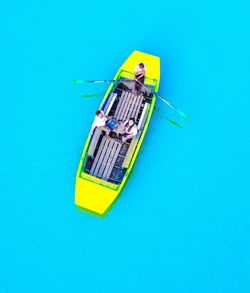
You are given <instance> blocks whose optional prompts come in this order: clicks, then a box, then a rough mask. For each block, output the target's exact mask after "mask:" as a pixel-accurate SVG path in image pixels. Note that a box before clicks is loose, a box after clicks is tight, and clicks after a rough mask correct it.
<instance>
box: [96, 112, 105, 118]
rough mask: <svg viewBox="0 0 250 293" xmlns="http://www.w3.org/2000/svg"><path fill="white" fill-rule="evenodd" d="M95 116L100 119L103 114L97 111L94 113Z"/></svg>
mask: <svg viewBox="0 0 250 293" xmlns="http://www.w3.org/2000/svg"><path fill="white" fill-rule="evenodd" d="M95 114H96V116H98V117H99V118H102V117H103V114H102V111H100V110H98V111H96V113H95Z"/></svg>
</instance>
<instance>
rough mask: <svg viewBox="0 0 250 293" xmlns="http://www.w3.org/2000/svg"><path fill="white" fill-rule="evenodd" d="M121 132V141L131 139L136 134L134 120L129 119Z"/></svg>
mask: <svg viewBox="0 0 250 293" xmlns="http://www.w3.org/2000/svg"><path fill="white" fill-rule="evenodd" d="M122 126H123V132H122V133H121V141H122V142H125V141H126V140H128V139H130V138H133V137H134V136H136V135H137V133H138V127H137V125H136V124H135V119H134V118H130V119H129V120H126V121H125V122H124V123H123V125H122Z"/></svg>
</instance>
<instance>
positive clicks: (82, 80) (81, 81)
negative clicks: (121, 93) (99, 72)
mask: <svg viewBox="0 0 250 293" xmlns="http://www.w3.org/2000/svg"><path fill="white" fill-rule="evenodd" d="M118 81H119V80H114V79H104V80H84V79H74V84H79V83H112V82H118Z"/></svg>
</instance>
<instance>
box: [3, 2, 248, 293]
mask: <svg viewBox="0 0 250 293" xmlns="http://www.w3.org/2000/svg"><path fill="white" fill-rule="evenodd" d="M249 11H250V4H249V1H242V0H239V1H225V0H222V1H215V0H211V1H198V0H191V1H184V0H179V1H178V0H177V1H172V0H168V1H159V0H156V1H132V0H128V1H119V2H116V1H88V2H86V1H77V0H72V1H57V0H55V1H48V0H43V1H41V0H38V1H26V0H24V1H16V0H14V1H5V2H4V3H2V4H1V9H0V25H1V26H0V27H1V40H0V41H1V46H0V52H1V57H0V58H1V62H0V64H1V77H0V83H1V95H0V163H1V168H0V187H1V188H0V209H1V210H0V237H1V238H0V292H1V293H21V292H22V293H29V292H32V293H34V292H36V293H38V292H74V293H77V292H86V293H88V292H115V293H116V292H136V293H138V292H143V293H144V292H168V293H177V292H178V293H186V292H188V293H189V292H190V293H193V292H198V293H217V292H226V293H231V292H232V293H247V292H250V232H249V231H250V214H249V207H250V199H249V196H250V192H249V163H250V139H249V133H250V129H249V117H250V111H249V108H250V103H249V100H250V86H249V85H250V79H249V68H250V46H249V43H250V41H249V32H250V18H249ZM135 49H137V50H141V51H144V52H147V53H150V54H154V55H158V56H160V57H161V84H160V93H161V94H162V96H164V97H166V98H168V100H169V101H170V102H172V103H173V104H174V105H176V106H177V107H179V108H180V109H182V110H183V111H184V112H186V113H188V114H189V116H190V119H189V120H188V121H187V122H185V123H184V127H183V128H182V129H179V128H177V127H175V126H173V125H172V124H170V123H168V122H167V121H165V120H163V119H161V117H160V116H159V114H157V113H154V115H153V116H152V120H151V124H150V127H149V129H148V133H147V135H146V137H145V140H144V143H143V146H142V148H141V151H140V154H139V156H138V158H137V161H136V164H135V166H134V169H133V172H132V174H131V176H130V178H129V180H128V182H127V184H126V186H125V188H124V190H123V192H122V195H121V197H120V198H119V200H118V201H117V203H116V204H115V205H114V207H113V209H112V210H111V211H110V212H109V214H108V215H107V216H106V217H105V218H103V219H102V218H98V217H96V216H93V215H90V214H88V213H85V212H82V211H81V210H79V209H78V208H77V207H76V206H75V205H74V186H75V176H76V171H77V166H78V163H79V159H80V156H81V152H82V150H83V146H84V143H85V140H86V138H87V134H88V131H89V127H90V124H91V121H92V120H93V116H94V112H95V110H96V109H97V108H98V106H99V103H100V100H101V96H100V97H93V98H91V99H84V98H82V97H81V95H83V94H91V93H92V94H93V93H103V92H105V90H106V88H107V87H106V86H103V85H98V86H95V85H88V86H80V85H79V86H74V85H73V82H72V81H73V79H75V78H85V79H109V78H112V77H113V76H114V74H115V73H116V71H117V69H118V67H119V66H120V65H121V64H122V63H123V62H124V60H125V59H126V58H127V57H128V56H129V54H130V53H131V52H132V51H133V50H135ZM158 106H160V107H161V109H162V111H164V113H165V115H167V116H168V117H170V118H172V119H175V120H176V121H178V122H179V123H183V121H182V120H181V119H179V117H178V115H176V114H175V113H174V112H173V111H172V110H171V109H169V108H167V106H165V105H164V104H162V102H160V101H158Z"/></svg>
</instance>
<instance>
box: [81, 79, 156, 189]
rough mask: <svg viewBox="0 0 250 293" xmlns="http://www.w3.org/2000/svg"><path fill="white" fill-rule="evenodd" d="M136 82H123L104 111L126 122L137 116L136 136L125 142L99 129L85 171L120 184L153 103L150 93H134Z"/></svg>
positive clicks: (91, 144)
mask: <svg viewBox="0 0 250 293" xmlns="http://www.w3.org/2000/svg"><path fill="white" fill-rule="evenodd" d="M133 88H134V84H132V85H131V83H130V82H124V81H123V82H121V83H119V84H118V86H117V87H116V89H115V90H114V91H113V92H112V93H111V94H110V96H109V98H108V99H107V101H106V103H105V105H103V111H104V113H105V115H107V116H113V117H114V118H115V119H116V120H119V121H125V120H127V119H129V118H134V119H135V121H136V124H137V126H138V130H139V131H138V134H137V136H136V137H134V138H132V139H130V140H128V141H127V142H125V143H123V144H121V143H120V142H119V141H118V140H117V139H115V138H112V137H109V136H108V137H107V136H105V133H104V131H101V130H100V129H98V128H97V129H95V132H94V134H93V137H92V140H91V143H90V146H89V149H88V159H87V161H86V164H85V166H84V172H85V173H87V174H90V175H92V176H95V177H97V178H101V179H103V180H106V181H109V182H112V183H115V184H119V183H120V182H121V181H122V179H123V176H124V174H125V172H126V169H127V167H128V164H129V160H130V159H131V155H132V153H133V150H134V149H135V145H136V141H137V140H138V138H139V136H140V133H141V130H142V129H143V127H144V124H145V120H146V117H147V114H148V109H149V103H148V102H150V101H151V100H150V99H148V95H147V93H146V94H145V92H144V93H143V92H142V91H140V92H139V93H138V92H134V91H133Z"/></svg>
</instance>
